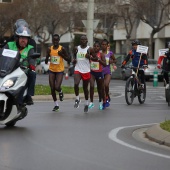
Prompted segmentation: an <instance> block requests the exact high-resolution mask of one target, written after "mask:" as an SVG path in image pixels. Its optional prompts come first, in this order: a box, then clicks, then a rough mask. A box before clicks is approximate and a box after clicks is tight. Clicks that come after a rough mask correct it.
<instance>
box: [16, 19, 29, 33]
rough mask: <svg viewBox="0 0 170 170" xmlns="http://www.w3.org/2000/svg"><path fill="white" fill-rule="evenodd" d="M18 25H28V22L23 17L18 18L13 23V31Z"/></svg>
mask: <svg viewBox="0 0 170 170" xmlns="http://www.w3.org/2000/svg"><path fill="white" fill-rule="evenodd" d="M20 26H24V27H28V23H27V22H26V21H25V20H24V19H18V20H17V21H16V22H15V24H14V32H15V31H16V30H17V28H18V27H20Z"/></svg>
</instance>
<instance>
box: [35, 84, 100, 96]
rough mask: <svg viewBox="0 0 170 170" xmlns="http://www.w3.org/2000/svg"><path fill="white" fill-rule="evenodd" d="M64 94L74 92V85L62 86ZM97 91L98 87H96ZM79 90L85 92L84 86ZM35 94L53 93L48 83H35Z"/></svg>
mask: <svg viewBox="0 0 170 170" xmlns="http://www.w3.org/2000/svg"><path fill="white" fill-rule="evenodd" d="M61 87H62V91H63V93H64V94H74V87H71V86H61ZM94 91H95V92H96V91H97V89H96V88H95V90H94ZM79 92H80V93H83V88H82V87H80V88H79ZM35 95H51V89H50V86H48V85H39V84H38V85H35Z"/></svg>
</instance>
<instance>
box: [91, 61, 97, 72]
mask: <svg viewBox="0 0 170 170" xmlns="http://www.w3.org/2000/svg"><path fill="white" fill-rule="evenodd" d="M91 69H92V70H99V62H94V61H92V62H91Z"/></svg>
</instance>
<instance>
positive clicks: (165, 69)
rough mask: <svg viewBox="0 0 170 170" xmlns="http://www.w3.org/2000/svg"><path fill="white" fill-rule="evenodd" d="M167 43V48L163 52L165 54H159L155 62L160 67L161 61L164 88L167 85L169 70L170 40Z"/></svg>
mask: <svg viewBox="0 0 170 170" xmlns="http://www.w3.org/2000/svg"><path fill="white" fill-rule="evenodd" d="M167 45H168V49H169V50H168V51H166V52H165V55H162V56H160V57H159V58H158V62H157V68H158V69H161V63H162V61H163V65H162V70H163V77H164V79H165V81H166V87H165V88H166V89H167V88H168V87H169V78H168V72H170V42H168V43H167Z"/></svg>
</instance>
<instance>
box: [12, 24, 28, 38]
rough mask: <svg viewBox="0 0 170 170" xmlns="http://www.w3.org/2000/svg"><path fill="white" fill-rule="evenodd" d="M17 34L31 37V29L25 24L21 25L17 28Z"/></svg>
mask: <svg viewBox="0 0 170 170" xmlns="http://www.w3.org/2000/svg"><path fill="white" fill-rule="evenodd" d="M15 34H16V36H18V37H20V36H21V37H31V31H30V29H29V28H27V27H24V26H20V27H18V28H17V30H16V32H15Z"/></svg>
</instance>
